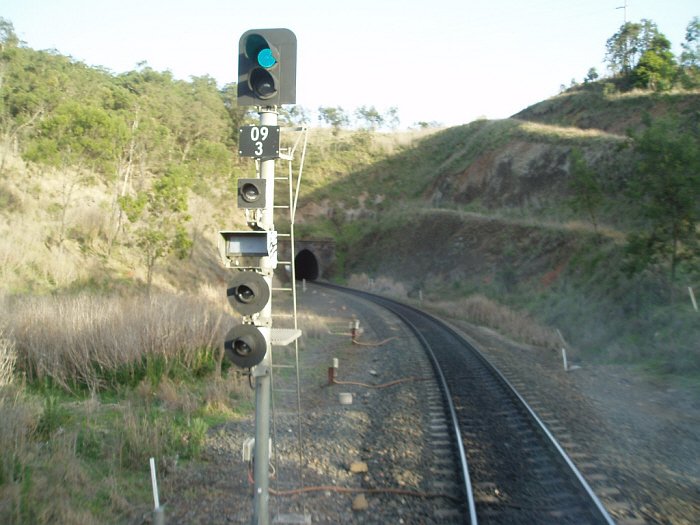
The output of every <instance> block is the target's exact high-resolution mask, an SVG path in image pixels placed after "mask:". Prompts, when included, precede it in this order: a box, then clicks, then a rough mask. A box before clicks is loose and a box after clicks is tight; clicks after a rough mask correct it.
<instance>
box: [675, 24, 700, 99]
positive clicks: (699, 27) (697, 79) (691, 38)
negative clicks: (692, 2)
mask: <svg viewBox="0 0 700 525" xmlns="http://www.w3.org/2000/svg"><path fill="white" fill-rule="evenodd" d="M681 47H682V48H683V52H682V53H681V56H680V66H681V80H682V81H683V84H684V85H685V86H686V87H695V86H697V85H698V84H700V18H698V17H697V16H696V17H694V18H693V19H692V20H691V21H690V23H688V27H687V28H686V30H685V42H683V44H681Z"/></svg>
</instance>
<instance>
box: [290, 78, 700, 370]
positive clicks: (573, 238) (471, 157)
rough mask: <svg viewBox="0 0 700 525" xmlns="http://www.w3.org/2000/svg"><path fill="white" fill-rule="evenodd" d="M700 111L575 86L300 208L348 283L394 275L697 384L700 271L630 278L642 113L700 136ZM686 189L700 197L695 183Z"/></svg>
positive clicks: (423, 145) (685, 94)
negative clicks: (475, 298)
mask: <svg viewBox="0 0 700 525" xmlns="http://www.w3.org/2000/svg"><path fill="white" fill-rule="evenodd" d="M699 111H700V92H698V91H697V90H691V91H677V92H672V93H666V94H658V93H653V92H649V91H647V92H642V91H635V92H631V93H618V92H615V91H614V90H612V89H611V88H610V87H609V85H607V84H606V83H594V84H589V85H585V86H582V87H578V88H575V89H572V90H569V91H567V92H565V93H562V94H561V95H559V96H557V97H554V98H552V99H550V100H547V101H544V102H542V103H540V104H537V105H535V106H533V107H531V108H528V109H526V110H524V111H522V112H521V113H519V114H517V115H515V116H514V117H513V118H511V119H505V120H501V121H477V122H473V123H470V124H467V125H465V126H460V127H455V128H449V129H445V130H441V131H438V132H435V133H433V134H431V135H429V136H427V137H424V138H420V139H418V140H416V141H415V142H412V143H410V144H407V145H404V146H401V147H399V148H398V150H397V151H396V152H395V153H394V154H392V155H389V156H386V157H385V158H381V159H379V160H378V161H377V162H374V163H372V164H371V165H368V166H364V167H360V168H359V169H355V170H353V171H351V172H349V173H347V174H346V175H345V176H342V177H339V178H337V179H331V180H328V182H327V183H326V184H325V185H323V186H321V187H319V188H318V189H316V190H314V191H313V192H311V193H310V194H307V196H306V197H305V198H304V199H303V201H302V203H303V206H304V207H303V209H302V212H306V213H302V216H304V217H306V218H307V219H308V220H307V221H306V222H305V224H304V225H303V228H302V231H307V232H308V233H309V234H326V235H332V236H334V237H335V238H336V239H337V241H338V244H339V249H340V254H339V264H338V266H339V267H338V276H339V277H342V276H347V275H350V274H352V273H355V274H366V275H368V276H370V277H374V278H375V279H376V278H385V279H390V280H393V281H395V282H397V283H400V286H399V289H401V290H407V291H408V294H409V295H410V296H413V297H417V296H418V292H419V290H420V293H421V294H422V296H423V297H424V298H426V299H428V300H431V301H442V300H445V299H448V300H454V301H459V300H461V299H463V298H464V297H468V296H470V295H473V294H484V295H486V296H488V297H490V298H491V299H492V300H495V301H497V302H500V303H501V304H504V305H508V306H510V307H512V308H514V309H516V310H518V311H521V312H522V313H523V314H529V315H533V316H534V317H535V318H537V319H539V321H540V322H541V323H543V324H545V325H547V326H549V327H550V328H552V329H555V328H556V329H558V330H560V331H561V332H562V333H563V334H564V336H565V338H566V340H567V341H568V342H569V343H571V344H573V345H575V346H576V347H577V348H578V349H579V350H581V351H583V352H584V353H585V354H586V355H587V356H588V357H590V358H594V357H595V358H596V359H602V360H614V361H622V362H628V363H633V364H640V365H642V366H644V367H646V368H647V369H649V370H651V371H654V372H655V373H659V374H661V375H666V374H680V375H687V376H688V377H689V378H694V380H696V379H697V377H698V373H700V352H699V351H698V348H697V345H696V341H697V340H698V336H700V332H699V331H698V323H697V314H696V313H695V312H694V311H693V310H692V306H691V302H690V299H689V297H688V292H687V286H693V285H695V286H697V284H698V274H697V273H695V271H694V270H693V265H692V264H691V265H687V266H686V267H685V269H684V270H683V271H681V272H679V273H678V274H677V275H676V276H675V279H676V280H674V281H673V282H669V277H668V271H667V266H665V265H664V264H662V263H658V261H657V263H658V264H652V265H651V266H647V267H646V270H645V271H642V272H637V273H634V272H632V273H631V272H630V271H629V265H630V250H629V239H630V238H632V237H634V236H635V235H638V234H640V233H639V232H644V231H645V228H648V227H649V223H648V219H647V218H644V217H642V216H640V214H639V206H640V197H638V196H635V195H634V194H633V192H632V191H631V188H633V187H634V181H635V180H636V179H638V178H639V177H640V175H639V174H638V171H637V170H638V169H640V168H639V167H640V165H641V164H640V154H639V153H638V151H637V150H636V148H635V145H636V143H637V142H636V141H637V140H638V137H639V136H641V135H643V134H644V133H645V130H647V129H649V127H648V122H649V120H645V118H646V119H648V118H651V121H652V122H653V121H654V119H661V120H663V121H672V122H674V123H675V125H677V126H678V128H677V129H680V130H685V131H683V132H682V133H686V134H687V137H689V140H694V141H696V142H697V141H698V121H697V115H698V114H699V113H698V112H699ZM574 152H577V153H578V154H580V157H581V158H582V159H583V161H584V162H585V165H586V166H587V169H588V170H589V171H590V172H591V173H592V174H593V177H594V178H595V179H594V181H595V183H596V185H597V188H598V189H599V190H600V195H599V198H598V199H597V201H596V203H595V209H594V210H587V209H586V207H585V206H582V205H581V202H580V201H581V198H580V194H579V193H577V192H578V191H579V190H578V189H577V187H576V186H575V185H574V184H573V182H574V181H573V179H574V178H575V176H574V175H573V174H572V169H574V168H572V158H573V157H572V154H573V153H574ZM697 176H698V175H697V173H696V175H695V176H691V180H697ZM669 184H671V182H670V180H669ZM687 191H688V192H690V194H693V195H696V194H697V184H695V185H694V186H693V187H692V188H690V187H689V188H688V190H687ZM643 198H644V197H642V199H643ZM695 202H696V204H695V207H696V210H697V208H698V205H697V195H696V200H695ZM319 203H325V205H324V206H319ZM592 212H594V216H592ZM692 246H693V245H692V244H688V245H687V248H688V250H689V251H688V252H686V253H687V254H690V253H694V252H692V250H693V249H694V248H692Z"/></svg>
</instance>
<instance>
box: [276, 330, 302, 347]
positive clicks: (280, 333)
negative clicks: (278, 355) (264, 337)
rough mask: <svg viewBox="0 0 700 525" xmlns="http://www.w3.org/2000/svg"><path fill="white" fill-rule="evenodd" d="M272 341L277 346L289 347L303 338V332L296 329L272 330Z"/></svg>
mask: <svg viewBox="0 0 700 525" xmlns="http://www.w3.org/2000/svg"><path fill="white" fill-rule="evenodd" d="M270 332H271V333H270V340H271V343H272V344H273V345H275V346H287V345H288V344H291V343H293V342H294V341H296V340H297V339H299V337H301V330H298V329H295V328H272V329H271V330H270Z"/></svg>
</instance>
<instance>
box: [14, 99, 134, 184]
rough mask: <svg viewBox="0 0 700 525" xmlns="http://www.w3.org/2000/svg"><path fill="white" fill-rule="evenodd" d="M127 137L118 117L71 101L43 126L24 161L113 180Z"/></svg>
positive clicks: (125, 129)
mask: <svg viewBox="0 0 700 525" xmlns="http://www.w3.org/2000/svg"><path fill="white" fill-rule="evenodd" d="M127 136H128V129H127V127H126V123H125V122H124V121H123V120H122V119H121V118H119V117H118V116H116V115H114V114H110V113H109V112H107V111H105V110H103V109H101V108H98V107H94V106H90V105H86V104H83V103H81V102H78V101H69V102H65V103H64V104H62V105H60V106H59V107H57V108H56V110H55V111H54V112H53V113H52V114H51V116H49V117H48V118H45V119H44V120H43V121H42V122H41V124H40V125H39V127H38V130H37V134H36V135H35V136H34V137H33V138H32V140H31V142H30V143H29V146H28V147H27V150H26V151H25V153H24V158H25V159H27V160H31V161H34V162H40V163H43V164H47V165H50V166H54V167H66V166H75V167H78V168H79V169H80V168H88V169H91V170H95V171H99V172H101V173H103V174H106V175H110V176H111V175H112V174H113V173H115V171H116V165H117V161H118V159H119V157H120V155H121V154H122V151H123V149H124V146H125V144H126V142H127Z"/></svg>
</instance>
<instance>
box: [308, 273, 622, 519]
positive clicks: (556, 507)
mask: <svg viewBox="0 0 700 525" xmlns="http://www.w3.org/2000/svg"><path fill="white" fill-rule="evenodd" d="M317 284H321V283H317ZM323 286H327V287H330V288H334V289H337V290H340V291H343V292H345V293H348V294H352V295H355V296H359V297H362V298H364V299H366V300H369V301H371V302H373V303H375V304H378V305H380V306H382V307H383V308H386V309H387V310H389V311H391V312H392V313H393V314H395V315H396V316H397V317H399V318H400V319H401V320H402V321H403V322H404V323H406V325H407V326H409V328H410V329H411V330H412V331H413V333H414V334H415V335H416V337H417V338H418V340H419V341H420V342H421V344H422V345H423V347H424V348H425V349H426V351H427V352H428V354H429V356H430V359H431V361H432V364H433V367H434V370H435V373H436V375H437V376H438V379H439V382H440V384H441V390H442V393H443V397H444V400H445V403H446V405H447V412H448V413H449V416H450V419H451V426H452V429H451V434H452V436H453V439H454V448H455V451H454V452H455V455H456V456H457V457H458V458H459V460H460V461H459V466H458V468H457V470H458V471H459V472H458V475H459V477H461V479H462V487H463V488H462V490H463V494H464V498H465V505H464V523H470V524H471V525H476V524H477V523H481V524H518V523H523V524H536V523H557V524H560V523H572V524H577V525H578V524H612V523H614V521H613V520H612V518H611V517H610V516H609V514H608V513H607V511H606V510H605V508H604V507H603V505H602V504H601V502H600V501H599V499H598V498H597V497H596V495H595V494H594V493H593V491H592V490H591V488H590V487H589V485H588V483H587V482H586V481H585V479H584V478H583V476H582V475H581V473H580V472H579V471H578V469H577V468H576V467H575V465H574V464H573V462H572V461H571V459H570V458H569V457H568V456H567V454H566V453H565V451H564V450H563V449H562V447H561V446H560V445H559V444H558V443H557V442H556V440H555V439H554V437H553V436H552V434H551V433H550V432H549V431H548V430H547V429H546V427H545V426H544V424H543V423H542V421H541V420H540V419H539V418H538V417H537V415H536V414H535V412H534V410H532V409H531V408H530V407H529V406H528V404H527V403H526V402H525V400H524V399H523V398H522V397H521V396H520V395H519V394H518V393H517V392H516V391H515V389H514V388H513V387H512V385H510V383H509V382H508V381H507V380H506V379H505V377H503V375H502V374H500V372H498V370H496V369H495V368H494V367H493V366H492V365H491V364H490V363H489V362H488V360H487V359H486V358H485V357H483V356H482V355H481V354H480V353H479V352H478V350H477V349H476V348H474V347H473V346H472V345H471V344H470V343H469V342H468V341H466V340H465V339H464V338H463V337H462V336H461V335H460V334H459V333H457V332H456V331H455V330H453V329H452V328H451V327H450V326H448V325H447V324H445V323H444V322H442V321H440V320H438V319H436V318H434V317H432V316H430V315H428V314H426V313H425V312H422V311H420V310H418V309H415V308H412V307H410V306H407V305H404V304H401V303H398V302H396V301H393V300H390V299H387V298H384V297H379V296H376V295H373V294H369V293H366V292H361V291H357V290H351V289H348V288H343V287H338V286H335V285H329V284H323Z"/></svg>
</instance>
